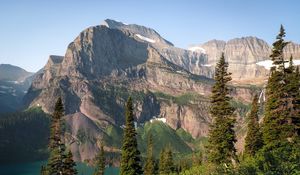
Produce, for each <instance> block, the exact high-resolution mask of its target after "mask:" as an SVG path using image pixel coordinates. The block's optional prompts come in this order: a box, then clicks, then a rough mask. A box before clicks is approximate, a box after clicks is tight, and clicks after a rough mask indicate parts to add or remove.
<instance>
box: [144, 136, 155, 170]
mask: <svg viewBox="0 0 300 175" xmlns="http://www.w3.org/2000/svg"><path fill="white" fill-rule="evenodd" d="M154 174H155V159H154V155H153V137H152V134H151V133H150V134H149V136H148V143H147V157H146V162H145V166H144V175H154Z"/></svg>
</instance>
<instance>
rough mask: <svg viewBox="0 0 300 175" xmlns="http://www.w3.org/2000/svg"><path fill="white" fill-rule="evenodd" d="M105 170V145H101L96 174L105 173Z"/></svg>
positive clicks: (102, 174)
mask: <svg viewBox="0 0 300 175" xmlns="http://www.w3.org/2000/svg"><path fill="white" fill-rule="evenodd" d="M104 171H105V155H104V149H103V145H101V147H100V151H99V153H98V155H97V157H96V171H95V173H94V175H104Z"/></svg>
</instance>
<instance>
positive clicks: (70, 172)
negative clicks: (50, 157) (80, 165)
mask: <svg viewBox="0 0 300 175" xmlns="http://www.w3.org/2000/svg"><path fill="white" fill-rule="evenodd" d="M75 174H77V170H76V163H75V162H74V160H73V154H72V152H71V151H69V152H68V153H67V155H66V158H65V161H64V169H63V175H75Z"/></svg>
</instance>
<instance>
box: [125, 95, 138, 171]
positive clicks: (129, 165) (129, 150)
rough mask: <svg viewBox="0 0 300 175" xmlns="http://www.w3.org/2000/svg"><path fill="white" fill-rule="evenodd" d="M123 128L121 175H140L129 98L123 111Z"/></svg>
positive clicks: (131, 106)
mask: <svg viewBox="0 0 300 175" xmlns="http://www.w3.org/2000/svg"><path fill="white" fill-rule="evenodd" d="M125 116H126V120H125V128H124V136H123V145H122V158H121V166H120V174H121V175H139V174H142V173H143V172H142V167H141V164H140V161H141V160H140V151H139V150H138V145H137V140H136V135H137V134H136V130H135V126H134V116H133V104H132V98H131V97H129V98H128V101H127V103H126V109H125Z"/></svg>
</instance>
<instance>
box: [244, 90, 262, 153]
mask: <svg viewBox="0 0 300 175" xmlns="http://www.w3.org/2000/svg"><path fill="white" fill-rule="evenodd" d="M258 110H259V105H258V96H257V95H255V96H254V99H253V101H252V108H251V111H250V114H249V116H248V131H247V136H246V138H245V154H247V155H250V156H254V155H255V154H256V152H257V151H258V150H259V149H261V148H262V146H263V140H262V133H261V131H260V127H259V122H258Z"/></svg>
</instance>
